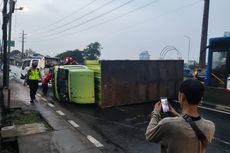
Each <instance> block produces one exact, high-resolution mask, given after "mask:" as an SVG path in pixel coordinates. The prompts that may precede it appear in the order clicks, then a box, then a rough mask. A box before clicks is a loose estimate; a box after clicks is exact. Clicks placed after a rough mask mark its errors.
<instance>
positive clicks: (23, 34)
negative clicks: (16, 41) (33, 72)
mask: <svg viewBox="0 0 230 153" xmlns="http://www.w3.org/2000/svg"><path fill="white" fill-rule="evenodd" d="M20 34H22V37H20V38H22V60H23V58H24V43H25V39H26V38H25V35H27V34H25V33H24V30H23V31H22V33H20Z"/></svg>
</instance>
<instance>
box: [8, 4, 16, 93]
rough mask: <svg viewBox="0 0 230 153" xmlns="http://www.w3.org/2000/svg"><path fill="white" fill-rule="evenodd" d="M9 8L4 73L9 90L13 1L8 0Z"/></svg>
mask: <svg viewBox="0 0 230 153" xmlns="http://www.w3.org/2000/svg"><path fill="white" fill-rule="evenodd" d="M9 4H10V8H9V13H8V21H9V29H8V30H9V31H8V41H7V42H8V43H7V45H8V56H7V71H6V72H7V73H6V87H7V88H8V89H9V70H10V47H11V46H10V45H11V23H12V13H14V8H15V1H14V0H10V3H9Z"/></svg>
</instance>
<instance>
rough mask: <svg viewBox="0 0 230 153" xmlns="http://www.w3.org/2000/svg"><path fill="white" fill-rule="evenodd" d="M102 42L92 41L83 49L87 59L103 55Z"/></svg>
mask: <svg viewBox="0 0 230 153" xmlns="http://www.w3.org/2000/svg"><path fill="white" fill-rule="evenodd" d="M101 49H102V47H101V44H100V43H99V42H94V43H90V44H89V45H88V46H87V48H85V49H84V50H83V56H84V58H85V59H86V60H97V59H98V58H99V57H100V55H101Z"/></svg>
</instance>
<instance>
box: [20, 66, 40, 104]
mask: <svg viewBox="0 0 230 153" xmlns="http://www.w3.org/2000/svg"><path fill="white" fill-rule="evenodd" d="M39 78H41V79H42V77H41V73H40V71H39V69H38V68H37V63H32V67H31V68H30V69H29V70H28V72H27V75H26V78H25V82H24V85H25V83H27V84H28V85H29V88H30V99H31V101H30V102H31V103H33V102H34V100H35V95H36V92H37V89H38V80H39Z"/></svg>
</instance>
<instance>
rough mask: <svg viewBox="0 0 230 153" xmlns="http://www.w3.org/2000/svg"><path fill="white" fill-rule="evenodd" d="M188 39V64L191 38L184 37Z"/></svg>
mask: <svg viewBox="0 0 230 153" xmlns="http://www.w3.org/2000/svg"><path fill="white" fill-rule="evenodd" d="M184 37H185V38H187V39H188V63H189V54H190V48H191V38H190V37H189V36H184Z"/></svg>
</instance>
